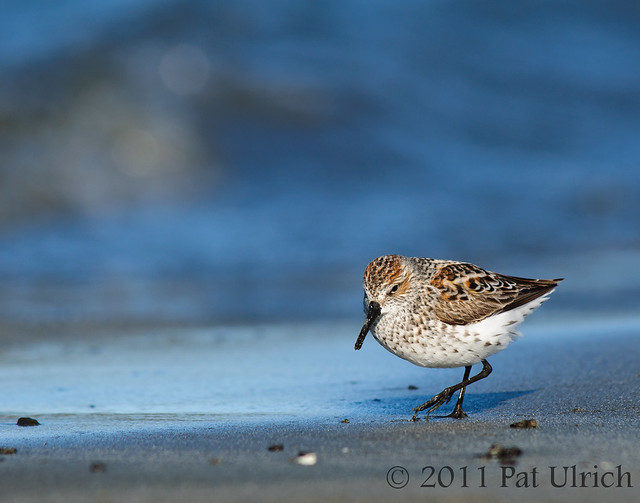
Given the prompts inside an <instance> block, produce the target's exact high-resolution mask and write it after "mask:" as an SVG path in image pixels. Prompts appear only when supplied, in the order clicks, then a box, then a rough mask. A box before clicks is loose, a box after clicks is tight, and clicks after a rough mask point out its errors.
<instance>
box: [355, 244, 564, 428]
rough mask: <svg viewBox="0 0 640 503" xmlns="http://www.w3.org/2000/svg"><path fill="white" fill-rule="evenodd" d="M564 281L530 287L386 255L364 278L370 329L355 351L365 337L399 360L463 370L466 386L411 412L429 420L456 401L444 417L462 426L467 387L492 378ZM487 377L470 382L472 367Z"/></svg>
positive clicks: (460, 267) (464, 267)
mask: <svg viewBox="0 0 640 503" xmlns="http://www.w3.org/2000/svg"><path fill="white" fill-rule="evenodd" d="M559 281H562V278H558V279H527V278H517V277H514V276H505V275H504V274H498V273H495V272H491V271H486V270H484V269H482V268H480V267H478V266H475V265H473V264H469V263H466V262H456V261H451V260H435V259H430V258H417V257H403V256H401V255H385V256H382V257H379V258H377V259H375V260H373V261H372V262H371V263H370V264H369V265H368V266H367V268H366V270H365V273H364V280H363V286H364V312H365V315H366V321H365V323H364V325H363V327H362V330H361V331H360V335H359V336H358V340H357V341H356V345H355V349H360V348H361V347H362V343H363V341H364V338H365V336H366V335H367V332H369V331H371V334H372V335H373V337H374V338H375V339H376V340H377V341H378V342H379V343H380V344H381V345H382V346H383V347H385V348H386V349H387V350H389V351H391V352H392V353H393V354H395V355H397V356H399V357H400V358H404V359H405V360H408V361H410V362H411V363H413V364H415V365H419V366H421V367H430V368H451V367H464V377H463V378H462V381H461V382H460V383H458V384H455V385H453V386H449V387H448V388H445V389H444V390H442V391H441V392H440V393H438V394H437V395H435V396H434V397H433V398H431V399H430V400H428V401H427V402H425V403H423V404H422V405H420V406H418V407H416V408H414V409H413V413H414V414H413V418H412V420H413V421H416V420H417V419H418V412H421V411H423V410H427V415H428V414H429V413H431V412H433V411H434V410H436V409H437V408H438V407H440V406H441V405H442V404H444V403H447V402H449V400H451V397H452V396H453V394H454V393H455V392H456V391H459V395H458V401H457V403H456V405H455V408H454V409H453V412H451V414H449V415H448V416H446V417H453V418H456V419H461V418H463V417H466V416H467V414H466V413H465V412H464V411H463V410H462V400H463V399H464V392H465V389H466V387H467V386H468V385H469V384H471V383H474V382H476V381H479V380H480V379H484V378H485V377H487V376H488V375H489V374H490V373H491V370H492V369H491V365H489V363H488V362H487V358H488V357H489V356H491V355H494V354H495V353H497V352H499V351H502V350H503V349H505V348H506V347H507V346H508V345H509V343H510V342H511V341H513V340H515V339H516V338H517V337H519V336H520V335H521V334H520V333H519V332H518V331H517V330H516V328H517V327H518V325H519V324H520V323H521V322H522V321H523V320H524V319H525V317H526V316H527V315H529V314H531V313H532V312H533V311H534V310H536V309H537V308H538V307H540V305H541V304H542V303H543V302H544V301H545V300H547V298H548V297H549V295H550V294H551V293H552V292H553V290H554V289H555V287H556V286H557V284H558V282H559ZM476 363H482V370H481V371H480V372H479V373H478V374H476V375H474V376H473V377H469V375H470V373H471V366H472V365H474V364H476Z"/></svg>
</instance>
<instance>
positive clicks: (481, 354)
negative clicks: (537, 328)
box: [371, 305, 537, 368]
mask: <svg viewBox="0 0 640 503" xmlns="http://www.w3.org/2000/svg"><path fill="white" fill-rule="evenodd" d="M535 307H537V306H535ZM535 307H534V306H531V305H528V306H523V307H522V308H519V309H514V310H512V311H507V312H505V313H501V314H498V315H494V316H491V317H489V318H486V319H484V320H482V321H479V322H476V323H470V324H468V325H450V324H447V323H443V322H441V321H439V320H429V321H428V322H426V323H422V324H419V325H418V324H415V323H407V322H406V320H405V321H404V322H402V321H401V322H400V323H398V319H397V318H396V319H395V320H392V319H391V318H386V317H384V316H382V317H381V318H380V320H379V321H378V323H377V324H376V325H375V326H374V327H372V331H371V332H372V334H373V336H374V337H375V339H376V340H377V341H378V342H379V343H380V344H381V345H382V346H383V347H385V348H386V349H387V350H389V351H390V352H392V353H393V354H395V355H397V356H399V357H400V358H403V359H405V360H408V361H410V362H411V363H413V364H415V365H419V366H421V367H433V368H452V367H463V366H467V365H473V364H476V363H479V362H481V361H482V360H484V359H486V358H488V357H489V356H491V355H494V354H496V353H498V352H500V351H502V350H503V349H505V348H506V347H507V346H508V345H509V344H510V343H511V342H512V341H513V340H515V339H516V338H518V337H520V335H521V334H520V333H519V332H518V331H517V326H518V325H519V324H520V323H521V322H522V320H524V318H525V316H526V315H527V314H529V313H530V312H532V311H533V310H534V309H535ZM394 321H395V322H394Z"/></svg>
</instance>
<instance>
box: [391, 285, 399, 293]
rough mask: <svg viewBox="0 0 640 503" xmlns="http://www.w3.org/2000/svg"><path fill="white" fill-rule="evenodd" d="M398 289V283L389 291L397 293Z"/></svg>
mask: <svg viewBox="0 0 640 503" xmlns="http://www.w3.org/2000/svg"><path fill="white" fill-rule="evenodd" d="M397 291H398V285H393V288H392V289H391V290H390V291H389V293H396V292H397Z"/></svg>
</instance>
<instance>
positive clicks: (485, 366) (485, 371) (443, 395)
mask: <svg viewBox="0 0 640 503" xmlns="http://www.w3.org/2000/svg"><path fill="white" fill-rule="evenodd" d="M464 370H465V371H464V379H463V380H462V382H460V383H458V384H455V385H453V386H449V387H448V388H445V389H443V390H442V391H441V392H440V393H438V394H437V395H436V396H434V397H433V398H432V399H431V400H429V401H428V402H425V403H423V404H422V405H420V406H418V407H416V408H415V409H413V417H412V418H411V420H412V421H417V420H418V412H421V411H423V410H425V409H429V410H427V415H428V414H429V413H430V412H433V411H434V410H436V409H437V408H438V407H440V406H441V405H442V404H444V403H447V402H449V400H451V397H452V396H453V394H454V393H455V392H456V391H458V390H462V391H461V393H460V396H459V397H458V403H457V404H456V408H455V409H454V411H453V413H455V412H456V410H457V409H458V405H459V406H460V407H459V411H460V412H462V413H463V414H464V412H463V411H462V399H463V398H464V389H465V388H466V387H467V386H469V384H473V383H474V382H476V381H479V380H480V379H484V378H485V377H487V376H488V375H489V374H491V371H492V370H493V369H492V368H491V365H489V362H488V361H487V360H482V370H481V371H480V372H478V373H477V374H476V375H474V376H473V377H472V378H470V379H467V378H468V376H469V373H470V372H471V367H470V366H469V367H465V369H464ZM453 413H452V414H453ZM451 417H456V416H453V415H452V416H451ZM460 417H464V416H460Z"/></svg>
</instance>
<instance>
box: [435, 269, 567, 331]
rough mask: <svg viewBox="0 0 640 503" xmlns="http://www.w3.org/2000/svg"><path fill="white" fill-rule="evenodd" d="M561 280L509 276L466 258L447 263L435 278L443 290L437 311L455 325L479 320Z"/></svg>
mask: <svg viewBox="0 0 640 503" xmlns="http://www.w3.org/2000/svg"><path fill="white" fill-rule="evenodd" d="M558 281H561V280H560V279H555V280H549V279H527V278H516V277H514V276H505V275H503V274H498V273H495V272H489V271H485V270H484V269H482V268H480V267H478V266H475V265H473V264H467V263H462V262H456V263H450V264H446V265H444V266H443V267H441V268H440V269H439V270H438V271H437V272H436V273H435V274H434V275H433V276H432V278H431V286H432V287H434V288H435V289H436V291H437V292H438V294H439V295H438V298H437V300H436V302H435V305H434V310H435V314H436V316H437V317H438V318H439V319H440V320H442V321H443V322H445V323H449V324H452V325H466V324H468V323H475V322H477V321H481V320H483V319H485V318H487V317H489V316H491V315H493V314H498V313H501V312H505V311H509V310H511V309H515V308H516V307H519V306H522V305H524V304H527V303H528V302H531V301H532V300H534V299H536V298H538V297H540V296H542V295H544V294H545V293H547V292H549V291H551V290H552V289H553V288H554V287H555V286H556V285H557V284H558Z"/></svg>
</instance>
